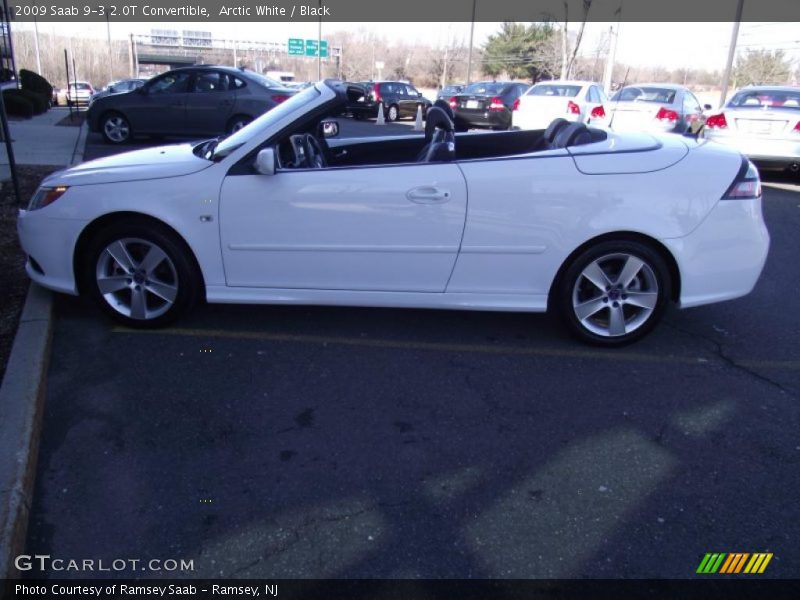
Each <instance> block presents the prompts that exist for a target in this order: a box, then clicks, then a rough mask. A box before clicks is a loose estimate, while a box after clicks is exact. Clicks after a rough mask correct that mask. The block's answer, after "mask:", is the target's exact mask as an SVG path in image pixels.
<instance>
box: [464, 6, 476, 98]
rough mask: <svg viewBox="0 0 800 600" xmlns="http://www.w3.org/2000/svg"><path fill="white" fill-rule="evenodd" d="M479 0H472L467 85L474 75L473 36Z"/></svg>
mask: <svg viewBox="0 0 800 600" xmlns="http://www.w3.org/2000/svg"><path fill="white" fill-rule="evenodd" d="M477 3H478V0H472V23H471V24H470V26H469V54H468V55H467V81H466V83H467V85H469V84H470V77H472V38H473V37H474V36H475V8H476V4H477Z"/></svg>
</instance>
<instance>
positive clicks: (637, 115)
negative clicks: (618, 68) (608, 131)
mask: <svg viewBox="0 0 800 600" xmlns="http://www.w3.org/2000/svg"><path fill="white" fill-rule="evenodd" d="M708 108H711V106H708ZM609 111H610V119H609V127H611V128H612V129H614V130H615V131H658V132H665V131H666V132H674V133H697V132H698V131H700V130H701V129H702V127H703V124H704V123H705V116H704V115H703V107H702V106H700V102H699V101H698V100H697V98H696V97H695V95H694V94H693V93H692V92H691V91H689V89H688V88H686V87H684V86H682V85H674V84H669V83H637V84H636V85H628V86H625V87H624V88H622V89H620V90H618V91H617V92H616V93H615V94H614V95H613V96H612V97H611V102H610V103H609Z"/></svg>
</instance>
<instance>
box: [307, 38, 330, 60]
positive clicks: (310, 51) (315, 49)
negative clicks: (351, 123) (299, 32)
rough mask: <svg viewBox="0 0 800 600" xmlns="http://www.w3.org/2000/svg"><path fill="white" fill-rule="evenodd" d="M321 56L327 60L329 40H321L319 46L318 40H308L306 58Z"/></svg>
mask: <svg viewBox="0 0 800 600" xmlns="http://www.w3.org/2000/svg"><path fill="white" fill-rule="evenodd" d="M318 54H319V56H321V57H322V58H326V57H327V56H328V42H327V40H320V42H319V46H318V45H317V40H306V56H317V55H318Z"/></svg>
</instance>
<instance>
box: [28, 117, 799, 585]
mask: <svg viewBox="0 0 800 600" xmlns="http://www.w3.org/2000/svg"><path fill="white" fill-rule="evenodd" d="M352 125H356V126H358V127H371V128H373V129H375V128H376V126H375V125H373V124H371V123H359V124H356V123H352ZM391 127H398V128H399V127H404V128H405V129H406V130H407V129H409V128H410V124H404V125H393V126H391ZM377 129H380V128H377ZM103 147H104V148H106V149H107V148H108V147H107V146H103V145H102V142H99V141H98V139H97V136H90V139H89V143H88V144H87V149H86V158H87V159H88V158H91V157H93V156H96V155H97V153H99V152H101V151H102V148H103ZM125 149H130V147H127V148H125ZM106 151H107V150H106ZM93 153H95V154H93ZM770 181H771V182H772V183H769V184H768V185H767V187H766V188H765V198H764V211H765V216H766V220H767V224H768V227H769V229H770V233H771V235H772V248H771V252H770V256H769V259H768V262H767V266H766V269H765V271H764V274H763V275H762V278H761V280H760V282H759V284H758V286H757V287H756V289H755V291H754V292H753V293H752V294H751V295H750V296H748V297H746V298H743V299H740V300H736V301H732V302H728V303H723V304H717V305H712V306H708V307H701V308H696V309H691V310H687V311H677V310H673V311H671V312H670V313H669V314H668V315H667V317H666V319H665V322H664V323H663V324H662V325H661V327H660V328H659V329H657V331H656V332H654V333H653V334H652V335H651V336H649V337H648V338H646V339H645V340H643V341H642V342H640V343H638V344H636V345H634V346H630V347H628V348H625V349H623V350H621V351H603V350H595V349H591V348H588V347H585V346H581V345H579V344H577V343H575V342H574V341H572V340H571V339H569V338H567V337H566V336H565V334H563V333H562V330H561V329H560V328H559V327H558V325H557V324H556V323H555V322H554V321H553V320H552V319H550V318H548V317H547V316H545V315H525V314H503V313H467V312H439V311H422V310H388V309H349V308H314V307H286V306H275V307H268V306H262V307H256V306H204V307H201V308H199V309H198V310H196V311H195V312H194V313H193V314H192V315H191V316H190V317H188V318H186V319H184V320H182V321H180V322H179V323H177V324H176V325H175V326H174V327H172V328H170V329H167V330H161V331H147V332H134V331H130V330H127V329H121V328H118V327H116V326H115V325H114V324H112V323H111V322H110V321H108V320H106V319H104V318H103V317H101V316H100V315H99V313H98V312H97V311H95V310H94V309H93V308H92V307H91V306H89V305H88V304H86V303H84V302H83V301H81V300H78V299H75V298H68V297H58V299H57V302H56V314H57V318H56V323H55V334H54V342H53V348H52V357H51V362H50V375H49V381H48V391H47V399H46V404H45V415H44V428H43V432H42V436H41V448H40V455H39V463H38V474H37V488H36V494H35V501H34V505H33V507H32V513H31V522H30V525H29V536H28V552H29V553H30V554H50V555H51V556H53V557H64V558H95V559H98V558H102V559H104V560H106V561H108V562H110V561H112V560H113V559H115V558H139V559H142V560H146V559H150V558H158V559H167V558H174V559H191V560H193V564H194V571H192V572H190V573H183V575H188V576H198V577H200V576H202V577H218V576H237V577H254V578H255V577H258V578H274V577H286V578H292V577H345V578H370V577H400V578H402V577H437V578H438V577H459V578H461V577H473V578H483V577H520V578H529V577H556V578H559V577H642V578H650V577H678V578H686V577H692V576H694V572H695V569H696V568H697V565H698V563H699V561H700V559H701V558H702V556H703V554H705V553H706V552H774V553H775V558H774V559H773V561H772V563H771V564H770V567H769V569H768V570H767V572H766V575H767V576H772V577H781V578H796V577H800V550H798V548H799V546H798V541H797V540H798V539H800V505H798V503H797V498H798V496H800V480H799V479H798V477H797V473H798V468H800V440H799V439H798V436H797V431H798V430H800V404H799V403H798V400H799V399H800V355H799V354H798V351H797V341H796V337H797V315H796V312H797V308H798V302H797V298H798V297H800V283H799V282H800V264H799V263H798V260H797V257H798V256H799V255H800V238H798V236H797V231H798V229H800V187H798V186H797V185H795V184H794V182H793V181H792V180H791V179H789V178H781V177H777V178H771V179H770ZM50 575H51V576H56V575H58V576H61V577H63V576H80V574H75V573H63V572H62V573H51V574H50ZM117 575H134V576H153V575H160V574H159V573H147V574H142V573H136V572H130V571H123V572H121V573H117ZM172 575H175V574H174V573H173V574H172Z"/></svg>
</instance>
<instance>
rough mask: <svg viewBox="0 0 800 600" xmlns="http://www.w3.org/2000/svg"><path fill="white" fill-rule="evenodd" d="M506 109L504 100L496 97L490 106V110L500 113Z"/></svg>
mask: <svg viewBox="0 0 800 600" xmlns="http://www.w3.org/2000/svg"><path fill="white" fill-rule="evenodd" d="M504 108H505V104H503V100H502V99H501V98H498V97H497V96H495V97H494V98H492V101H491V103H490V104H489V110H493V111H498V110H503V109H504Z"/></svg>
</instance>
